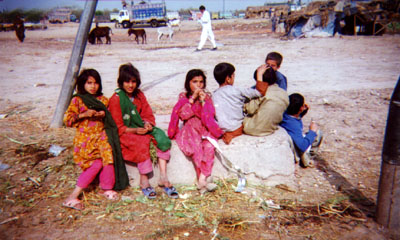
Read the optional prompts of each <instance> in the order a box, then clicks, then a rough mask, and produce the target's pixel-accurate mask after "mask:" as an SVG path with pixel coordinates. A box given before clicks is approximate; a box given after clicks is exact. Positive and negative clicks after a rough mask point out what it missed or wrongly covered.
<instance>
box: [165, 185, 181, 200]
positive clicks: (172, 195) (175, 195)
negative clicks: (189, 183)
mask: <svg viewBox="0 0 400 240" xmlns="http://www.w3.org/2000/svg"><path fill="white" fill-rule="evenodd" d="M163 190H164V192H165V193H166V194H167V195H168V197H170V198H178V197H179V194H178V192H177V191H176V189H175V187H173V186H171V187H163Z"/></svg>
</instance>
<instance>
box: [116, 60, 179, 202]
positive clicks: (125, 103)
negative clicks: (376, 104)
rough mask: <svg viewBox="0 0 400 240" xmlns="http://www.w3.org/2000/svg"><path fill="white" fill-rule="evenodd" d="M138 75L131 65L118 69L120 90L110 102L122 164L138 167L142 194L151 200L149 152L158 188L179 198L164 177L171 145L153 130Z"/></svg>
mask: <svg viewBox="0 0 400 240" xmlns="http://www.w3.org/2000/svg"><path fill="white" fill-rule="evenodd" d="M140 83H141V79H140V73H139V71H138V70H137V69H136V68H135V67H134V66H133V65H132V64H130V63H128V64H123V65H121V66H120V68H119V77H118V86H119V88H118V89H117V90H116V91H115V93H114V94H113V95H112V97H111V98H110V112H111V115H112V116H113V118H114V121H115V123H116V124H117V127H118V132H119V136H120V142H121V149H122V154H123V157H124V159H125V161H129V162H133V163H136V164H137V167H138V170H139V173H140V187H141V189H142V192H143V194H144V195H145V196H146V197H147V198H149V199H154V198H156V196H157V193H156V191H155V190H154V188H153V187H151V186H150V183H149V177H148V174H150V173H151V172H152V171H153V168H152V161H151V158H150V154H151V153H150V151H153V153H154V155H156V156H155V157H156V158H157V157H158V165H159V168H160V181H159V183H158V185H159V186H160V187H162V188H163V190H164V192H165V193H166V194H167V195H168V196H169V197H171V198H178V192H177V191H176V189H175V188H174V187H173V186H172V185H171V183H170V182H169V180H168V176H167V161H168V160H169V158H170V148H171V141H170V140H169V138H168V137H167V135H166V134H165V133H164V132H163V131H162V130H161V129H159V128H157V127H155V125H156V122H155V117H154V115H153V111H152V110H151V107H150V105H149V103H148V102H147V99H146V97H145V95H144V94H143V92H142V91H141V90H140V89H139V87H140Z"/></svg>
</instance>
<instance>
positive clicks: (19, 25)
mask: <svg viewBox="0 0 400 240" xmlns="http://www.w3.org/2000/svg"><path fill="white" fill-rule="evenodd" d="M14 29H15V35H17V38H18V40H19V41H20V42H23V41H24V39H25V27H24V21H23V20H22V19H21V18H20V17H18V16H17V17H16V19H15V20H14Z"/></svg>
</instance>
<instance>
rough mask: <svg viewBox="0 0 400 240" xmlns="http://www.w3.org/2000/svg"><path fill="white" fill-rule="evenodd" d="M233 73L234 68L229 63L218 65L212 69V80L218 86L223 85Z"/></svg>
mask: <svg viewBox="0 0 400 240" xmlns="http://www.w3.org/2000/svg"><path fill="white" fill-rule="evenodd" d="M234 72H235V67H234V66H233V65H232V64H230V63H225V62H223V63H218V64H217V65H216V66H215V68H214V78H215V80H216V81H217V82H218V84H219V85H221V84H224V83H225V79H226V77H230V76H232V74H233V73H234Z"/></svg>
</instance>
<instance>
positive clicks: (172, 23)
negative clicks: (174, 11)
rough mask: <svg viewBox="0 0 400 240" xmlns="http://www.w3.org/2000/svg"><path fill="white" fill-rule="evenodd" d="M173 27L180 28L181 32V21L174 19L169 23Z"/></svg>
mask: <svg viewBox="0 0 400 240" xmlns="http://www.w3.org/2000/svg"><path fill="white" fill-rule="evenodd" d="M169 22H170V23H171V26H172V27H178V29H179V31H180V30H181V20H179V19H177V18H174V19H173V20H170V21H169Z"/></svg>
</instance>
